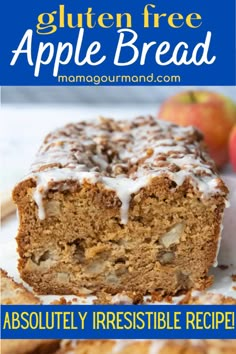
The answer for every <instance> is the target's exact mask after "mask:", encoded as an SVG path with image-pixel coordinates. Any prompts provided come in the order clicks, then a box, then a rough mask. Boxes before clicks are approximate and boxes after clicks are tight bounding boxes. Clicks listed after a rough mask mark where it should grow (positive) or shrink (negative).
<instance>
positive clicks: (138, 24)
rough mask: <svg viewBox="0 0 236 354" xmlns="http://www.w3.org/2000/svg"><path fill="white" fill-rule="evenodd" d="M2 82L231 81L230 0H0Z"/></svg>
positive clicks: (235, 71) (234, 70) (234, 68)
mask: <svg viewBox="0 0 236 354" xmlns="http://www.w3.org/2000/svg"><path fill="white" fill-rule="evenodd" d="M0 16H1V17H0V30H1V44H0V45H1V47H0V85H113V86H114V85H218V86H219V85H235V84H236V57H235V0H227V1H220V0H219V1H216V0H207V1H206V0H191V1H186V0H171V1H170V0H159V1H144V0H141V1H133V0H117V1H110V0H100V1H95V0H88V1H83V0H77V1H75V0H73V1H72V0H64V1H63V0H62V1H60V2H58V1H56V0H50V1H48V0H32V1H28V0H21V1H15V2H12V1H2V3H1V11H0Z"/></svg>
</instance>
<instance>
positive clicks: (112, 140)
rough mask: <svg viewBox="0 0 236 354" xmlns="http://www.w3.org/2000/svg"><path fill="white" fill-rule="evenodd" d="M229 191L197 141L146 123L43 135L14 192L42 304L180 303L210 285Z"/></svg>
mask: <svg viewBox="0 0 236 354" xmlns="http://www.w3.org/2000/svg"><path fill="white" fill-rule="evenodd" d="M227 193H228V190H227V187H226V186H225V185H224V183H223V181H222V180H221V179H220V178H219V176H218V175H217V172H216V170H215V166H214V163H213V161H212V160H210V158H209V156H208V154H207V152H206V151H205V147H204V141H203V137H202V135H201V134H200V133H199V132H198V131H197V130H196V129H194V128H192V127H179V126H176V125H173V124H170V123H166V122H163V121H158V120H156V119H154V118H152V117H150V116H147V117H139V118H136V119H134V120H132V121H115V120H112V119H104V118H101V119H100V120H99V121H96V122H94V121H93V122H79V123H76V124H69V125H67V126H65V127H64V128H62V129H58V130H56V131H54V132H53V133H51V134H49V135H48V136H47V137H46V139H45V141H44V143H43V145H42V146H41V148H40V150H39V152H38V154H37V157H36V160H35V162H34V164H33V165H32V167H31V171H30V173H29V175H28V176H27V177H26V178H25V179H24V180H22V181H21V182H20V183H19V184H18V185H17V186H16V187H15V189H14V191H13V199H14V201H15V203H16V204H17V207H18V211H19V218H20V225H19V231H18V235H17V242H18V251H19V255H20V260H19V271H20V273H21V276H22V278H23V279H24V280H25V281H26V282H27V283H28V284H30V285H31V286H32V287H33V289H34V290H35V291H36V292H37V293H40V294H85V295H87V294H98V293H102V292H105V293H109V294H117V293H120V292H126V291H127V292H136V293H140V294H142V295H145V294H150V293H152V292H154V291H160V292H163V294H176V293H178V292H179V291H183V290H187V289H191V288H195V289H203V288H205V287H207V286H208V285H209V284H210V283H211V277H209V268H210V267H211V266H212V265H214V264H215V263H216V257H217V252H218V250H219V243H220V234H221V223H222V216H223V212H224V208H225V206H226V202H227Z"/></svg>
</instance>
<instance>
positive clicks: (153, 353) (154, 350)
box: [148, 339, 166, 354]
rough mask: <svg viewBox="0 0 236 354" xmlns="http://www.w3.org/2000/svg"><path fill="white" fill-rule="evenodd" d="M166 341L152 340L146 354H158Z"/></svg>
mask: <svg viewBox="0 0 236 354" xmlns="http://www.w3.org/2000/svg"><path fill="white" fill-rule="evenodd" d="M165 343H166V341H165V340H164V339H157V340H153V341H152V342H151V344H150V347H149V353H148V354H158V353H159V352H160V350H161V349H162V348H163V347H164V345H165Z"/></svg>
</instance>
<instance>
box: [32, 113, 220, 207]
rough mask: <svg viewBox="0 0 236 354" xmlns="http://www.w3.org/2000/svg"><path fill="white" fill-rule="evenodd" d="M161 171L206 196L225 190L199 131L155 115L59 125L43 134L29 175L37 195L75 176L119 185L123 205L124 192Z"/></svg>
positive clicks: (128, 193) (127, 195) (115, 187)
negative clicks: (59, 126) (34, 184)
mask: <svg viewBox="0 0 236 354" xmlns="http://www.w3.org/2000/svg"><path fill="white" fill-rule="evenodd" d="M158 176H163V177H166V178H168V179H170V180H171V181H173V182H174V184H175V185H176V186H180V185H182V184H183V183H184V182H185V181H186V180H188V182H189V183H190V184H191V185H192V186H193V187H194V188H195V189H196V190H198V192H200V193H202V195H203V196H204V198H208V197H209V196H212V195H216V194H221V195H224V196H226V195H227V188H226V187H225V185H224V183H223V182H222V180H221V179H220V178H219V176H218V174H217V172H216V169H215V165H214V162H213V161H212V160H211V159H210V157H209V155H208V154H207V153H206V151H205V148H204V142H203V136H202V135H201V133H200V132H199V131H198V130H196V129H195V128H193V127H179V126H177V125H174V124H171V123H167V122H164V121H161V120H157V119H155V118H153V117H151V116H146V117H138V118H136V119H134V120H132V121H125V120H124V121H116V120H112V119H105V118H101V119H100V120H98V121H92V122H79V123H73V124H68V125H67V126H65V127H63V128H62V129H57V130H55V131H54V132H52V133H50V134H49V135H48V136H47V137H46V138H45V141H44V143H43V145H42V146H41V148H40V150H39V152H38V154H37V157H36V160H35V162H34V163H33V165H32V168H31V172H30V175H29V176H28V177H30V178H33V179H34V180H35V181H36V183H37V190H36V195H35V199H36V200H37V199H38V200H39V194H41V195H42V193H45V191H46V190H48V189H49V188H51V189H53V190H55V189H57V188H62V186H63V189H66V188H69V184H68V183H67V181H71V180H76V181H77V182H78V183H80V184H81V183H83V182H84V181H87V182H89V183H102V184H103V185H104V186H105V187H106V188H109V189H112V190H115V191H116V193H117V195H118V197H119V198H120V199H121V201H122V204H123V206H124V205H125V202H124V198H126V199H129V198H130V196H131V194H133V193H137V192H138V191H139V190H140V189H141V188H143V187H144V186H146V185H147V184H148V183H149V182H150V181H151V180H152V179H153V178H155V177H158ZM124 195H125V197H124ZM122 198H123V200H122Z"/></svg>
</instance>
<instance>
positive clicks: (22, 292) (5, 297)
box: [0, 269, 59, 354]
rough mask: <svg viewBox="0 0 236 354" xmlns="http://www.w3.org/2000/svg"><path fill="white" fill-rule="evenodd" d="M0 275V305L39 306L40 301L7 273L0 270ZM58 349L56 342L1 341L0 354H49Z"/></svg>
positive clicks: (57, 342)
mask: <svg viewBox="0 0 236 354" xmlns="http://www.w3.org/2000/svg"><path fill="white" fill-rule="evenodd" d="M0 274H1V304H3V305H21V304H31V305H34V304H40V300H39V299H38V298H37V297H35V296H34V295H33V294H32V293H31V292H30V291H28V290H26V289H25V288H24V286H23V285H22V284H18V283H16V282H15V281H14V280H13V279H12V278H10V277H9V276H8V275H7V273H6V272H5V271H4V270H2V269H0ZM58 347H59V341H58V340H42V339H40V340H36V339H35V340H29V339H21V340H18V339H16V340H13V339H12V340H8V339H6V340H1V353H2V354H51V353H54V352H55V350H57V348H58Z"/></svg>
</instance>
